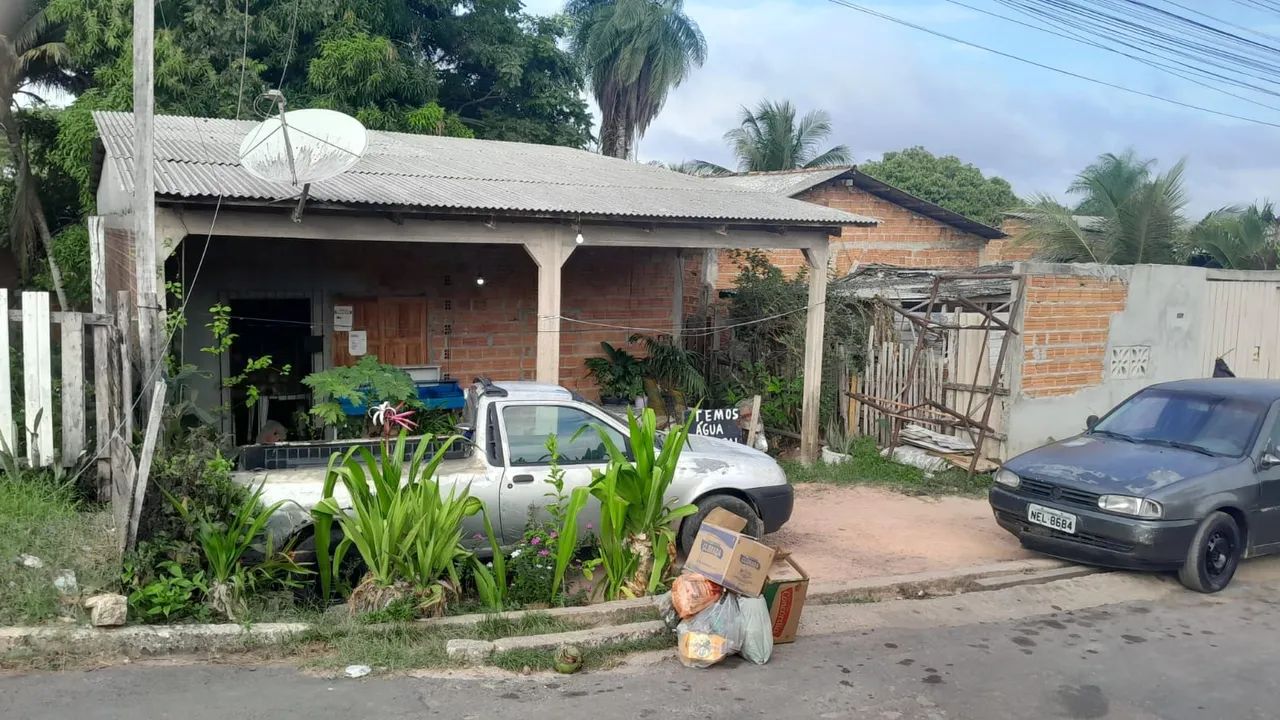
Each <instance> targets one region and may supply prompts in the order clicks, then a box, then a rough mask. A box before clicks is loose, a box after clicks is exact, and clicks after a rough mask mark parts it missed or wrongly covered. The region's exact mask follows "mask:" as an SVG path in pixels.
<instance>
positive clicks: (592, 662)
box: [490, 633, 676, 672]
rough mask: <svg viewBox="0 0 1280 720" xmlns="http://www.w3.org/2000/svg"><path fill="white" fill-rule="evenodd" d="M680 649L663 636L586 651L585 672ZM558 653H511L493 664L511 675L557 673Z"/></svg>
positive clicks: (496, 656)
mask: <svg viewBox="0 0 1280 720" xmlns="http://www.w3.org/2000/svg"><path fill="white" fill-rule="evenodd" d="M675 646H676V638H675V635H673V634H670V633H663V634H662V635H658V636H656V637H650V638H640V639H638V640H624V641H622V642H617V643H613V644H610V645H601V646H599V647H589V648H585V649H583V651H582V669H583V670H600V669H602V668H608V667H611V666H613V665H616V664H617V663H618V662H619V661H620V660H621V659H622V658H624V657H626V656H628V655H631V654H632V653H638V652H648V651H651V650H666V649H668V648H674V647H675ZM555 655H556V651H555V650H508V651H506V652H500V653H496V654H494V656H493V658H492V659H491V660H490V664H492V665H494V666H495V667H499V668H502V669H503V670H510V671H511V672H522V671H523V670H524V669H525V668H528V669H530V670H534V671H537V670H554V669H555Z"/></svg>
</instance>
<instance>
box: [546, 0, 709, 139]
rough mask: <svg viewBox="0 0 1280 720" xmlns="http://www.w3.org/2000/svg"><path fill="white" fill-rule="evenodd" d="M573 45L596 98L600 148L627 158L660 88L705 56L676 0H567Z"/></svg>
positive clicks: (658, 106) (662, 93) (652, 113)
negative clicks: (598, 111) (598, 108)
mask: <svg viewBox="0 0 1280 720" xmlns="http://www.w3.org/2000/svg"><path fill="white" fill-rule="evenodd" d="M565 13H566V14H568V16H569V17H570V18H571V19H572V21H573V23H574V32H573V50H574V53H575V54H576V55H577V56H578V58H579V60H580V61H581V62H582V63H583V66H584V67H585V68H586V71H587V75H588V76H589V77H590V79H591V91H592V93H593V94H594V95H595V98H596V103H597V104H598V105H599V106H600V149H601V152H603V153H604V154H605V155H609V156H612V157H616V158H624V159H629V158H630V157H631V156H632V153H633V151H634V147H635V142H636V140H637V139H639V138H640V137H643V136H644V133H645V130H647V129H648V128H649V124H650V123H651V122H653V119H654V118H655V117H657V116H658V112H659V111H661V110H662V105H663V103H665V102H666V100H667V93H669V92H670V91H671V90H673V89H675V88H676V87H678V86H679V85H680V83H682V82H684V80H685V78H687V77H688V76H689V73H690V72H692V71H693V69H694V68H696V67H701V66H702V63H703V62H705V61H706V59H707V41H706V38H704V37H703V36H702V31H701V30H699V29H698V25H697V23H695V22H694V21H692V20H690V19H689V17H688V16H686V15H685V14H684V0H568V3H567V4H566V5H565Z"/></svg>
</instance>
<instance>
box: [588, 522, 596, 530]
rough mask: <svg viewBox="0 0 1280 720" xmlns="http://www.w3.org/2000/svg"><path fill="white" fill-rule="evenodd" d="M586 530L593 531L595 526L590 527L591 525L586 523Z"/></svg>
mask: <svg viewBox="0 0 1280 720" xmlns="http://www.w3.org/2000/svg"><path fill="white" fill-rule="evenodd" d="M587 529H588V530H595V529H596V526H595V525H592V524H591V523H587Z"/></svg>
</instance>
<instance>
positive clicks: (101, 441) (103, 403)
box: [88, 215, 114, 502]
mask: <svg viewBox="0 0 1280 720" xmlns="http://www.w3.org/2000/svg"><path fill="white" fill-rule="evenodd" d="M88 225H89V295H90V299H91V302H92V304H93V312H94V313H96V314H98V315H106V314H107V265H106V227H105V225H104V223H103V220H102V218H101V217H100V216H98V215H91V216H90V217H89V219H88ZM111 366H112V363H111V328H110V327H108V326H106V325H94V326H93V411H94V415H93V438H94V441H93V449H94V457H96V458H98V468H97V471H98V500H99V501H100V502H106V501H108V500H110V499H111V458H110V453H111V431H112V430H113V429H114V427H113V423H112V422H111V418H112V412H111V377H112V375H113V374H114V373H112V372H111Z"/></svg>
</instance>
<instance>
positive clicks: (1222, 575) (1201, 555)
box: [1178, 512, 1244, 593]
mask: <svg viewBox="0 0 1280 720" xmlns="http://www.w3.org/2000/svg"><path fill="white" fill-rule="evenodd" d="M1243 540H1244V539H1243V537H1242V534H1241V532H1240V526H1239V525H1237V524H1236V521H1235V519H1234V518H1232V517H1231V516H1230V515H1228V514H1226V513H1224V512H1215V513H1210V515H1209V517H1207V518H1205V519H1204V522H1201V523H1200V527H1199V528H1197V529H1196V534H1195V537H1194V538H1192V540H1191V547H1189V548H1187V559H1186V562H1184V563H1183V565H1182V569H1181V570H1179V571H1178V579H1179V580H1181V581H1182V584H1183V585H1186V586H1187V587H1188V588H1190V589H1192V590H1195V591H1196V592H1202V593H1216V592H1218V591H1219V590H1221V589H1223V588H1225V587H1226V586H1227V585H1228V584H1229V583H1230V582H1231V578H1232V576H1234V575H1235V574H1236V567H1237V566H1238V565H1239V564H1240V558H1241V557H1242V556H1243V555H1244V542H1243Z"/></svg>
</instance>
